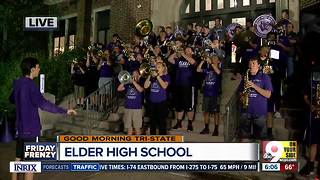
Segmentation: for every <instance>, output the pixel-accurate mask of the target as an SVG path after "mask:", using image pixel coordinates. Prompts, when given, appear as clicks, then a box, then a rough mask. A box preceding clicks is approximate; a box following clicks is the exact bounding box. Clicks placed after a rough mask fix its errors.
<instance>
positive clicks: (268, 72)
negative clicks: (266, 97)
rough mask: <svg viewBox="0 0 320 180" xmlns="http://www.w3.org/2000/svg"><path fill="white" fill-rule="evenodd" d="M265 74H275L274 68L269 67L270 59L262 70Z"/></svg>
mask: <svg viewBox="0 0 320 180" xmlns="http://www.w3.org/2000/svg"><path fill="white" fill-rule="evenodd" d="M262 72H263V73H264V74H273V69H272V66H270V65H269V59H267V60H266V64H265V65H264V66H263V68H262Z"/></svg>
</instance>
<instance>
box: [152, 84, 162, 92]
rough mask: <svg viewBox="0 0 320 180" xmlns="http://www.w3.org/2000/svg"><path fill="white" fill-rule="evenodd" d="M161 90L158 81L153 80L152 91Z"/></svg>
mask: <svg viewBox="0 0 320 180" xmlns="http://www.w3.org/2000/svg"><path fill="white" fill-rule="evenodd" d="M159 91H160V86H159V84H158V82H153V83H152V84H151V92H155V93H158V92H159Z"/></svg>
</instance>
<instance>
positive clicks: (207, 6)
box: [206, 0, 212, 11]
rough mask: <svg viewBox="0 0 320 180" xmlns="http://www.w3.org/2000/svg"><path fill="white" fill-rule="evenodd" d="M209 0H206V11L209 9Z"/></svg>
mask: <svg viewBox="0 0 320 180" xmlns="http://www.w3.org/2000/svg"><path fill="white" fill-rule="evenodd" d="M211 1H212V0H206V11H210V10H211V7H212V6H211Z"/></svg>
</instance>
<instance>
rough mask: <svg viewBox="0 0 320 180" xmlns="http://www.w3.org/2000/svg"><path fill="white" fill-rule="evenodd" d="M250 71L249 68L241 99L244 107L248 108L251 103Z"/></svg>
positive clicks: (244, 79) (244, 80)
mask: <svg viewBox="0 0 320 180" xmlns="http://www.w3.org/2000/svg"><path fill="white" fill-rule="evenodd" d="M249 73H250V69H248V70H247V72H246V74H245V76H244V78H243V91H242V92H241V97H240V101H241V103H242V107H243V108H244V109H246V108H247V107H248V105H249V94H250V87H249V84H248V81H249Z"/></svg>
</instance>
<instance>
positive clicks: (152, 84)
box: [144, 62, 170, 135]
mask: <svg viewBox="0 0 320 180" xmlns="http://www.w3.org/2000/svg"><path fill="white" fill-rule="evenodd" d="M165 71H166V64H165V63H162V62H158V63H157V64H156V71H153V72H152V75H149V76H148V78H147V79H146V81H145V83H144V88H145V89H147V88H150V94H149V108H150V109H149V111H150V134H151V135H156V130H157V127H158V128H159V135H166V134H167V119H166V118H167V116H168V107H167V87H168V85H169V83H170V76H169V75H168V74H165Z"/></svg>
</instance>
